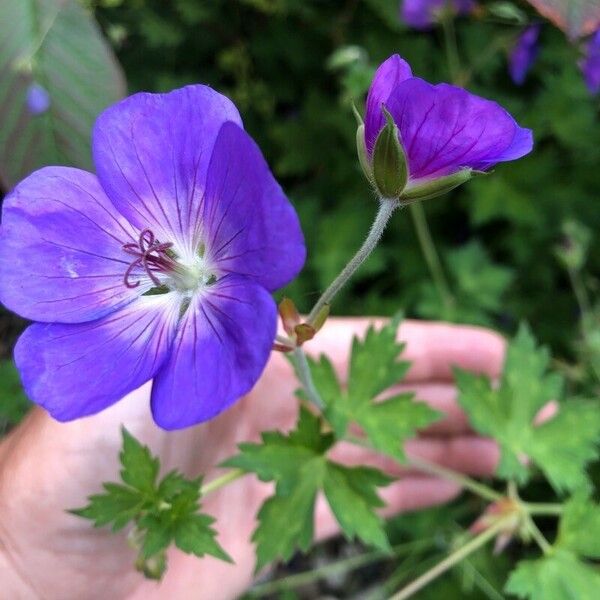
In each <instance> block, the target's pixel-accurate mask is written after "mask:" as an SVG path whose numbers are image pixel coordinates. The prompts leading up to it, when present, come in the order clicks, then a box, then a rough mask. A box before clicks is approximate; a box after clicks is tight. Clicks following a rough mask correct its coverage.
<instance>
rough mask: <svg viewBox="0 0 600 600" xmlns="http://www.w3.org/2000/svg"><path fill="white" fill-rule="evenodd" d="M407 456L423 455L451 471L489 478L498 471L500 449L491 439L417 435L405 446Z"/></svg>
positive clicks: (420, 456)
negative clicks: (442, 437) (421, 436)
mask: <svg viewBox="0 0 600 600" xmlns="http://www.w3.org/2000/svg"><path fill="white" fill-rule="evenodd" d="M404 450H405V452H406V456H407V457H408V459H409V460H410V459H411V458H412V457H416V458H422V459H424V460H426V461H427V462H431V463H435V464H438V465H441V466H443V467H446V468H447V469H450V470H452V471H459V472H461V473H465V474H467V475H474V476H476V477H486V476H487V477H489V476H491V475H493V474H494V473H495V472H496V468H497V466H498V463H499V461H500V450H499V448H498V445H497V444H496V442H494V441H493V440H492V439H490V438H483V437H478V436H475V435H473V436H459V437H454V438H448V439H441V438H417V439H414V440H409V441H408V442H406V444H405V445H404Z"/></svg>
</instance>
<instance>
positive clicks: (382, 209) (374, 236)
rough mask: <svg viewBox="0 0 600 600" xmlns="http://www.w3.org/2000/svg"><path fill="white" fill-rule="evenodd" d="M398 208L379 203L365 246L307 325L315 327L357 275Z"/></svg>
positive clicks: (393, 203) (321, 300) (384, 200)
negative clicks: (320, 314) (323, 309)
mask: <svg viewBox="0 0 600 600" xmlns="http://www.w3.org/2000/svg"><path fill="white" fill-rule="evenodd" d="M398 206H399V203H398V201H397V200H395V199H391V198H381V200H380V201H379V210H378V212H377V215H376V217H375V220H374V221H373V225H371V229H370V231H369V234H368V235H367V238H366V239H365V241H364V242H363V245H362V246H361V247H360V249H359V250H358V252H357V253H356V254H355V255H354V256H353V257H352V259H351V260H350V262H349V263H348V264H347V265H346V266H345V267H344V269H343V270H342V272H341V273H340V274H339V275H338V276H337V277H336V278H335V279H334V280H333V282H332V283H331V285H330V286H329V287H328V288H327V289H326V290H325V292H324V293H323V295H322V296H321V297H320V298H319V300H318V301H317V303H316V304H315V305H314V307H313V309H312V310H311V311H310V314H309V315H308V319H307V323H308V324H309V325H314V322H315V319H316V318H317V316H318V314H319V313H320V312H321V309H322V308H323V307H324V306H325V305H326V304H331V302H332V300H333V299H334V297H335V296H336V294H337V293H338V292H339V291H340V290H341V289H342V288H343V287H344V285H346V283H347V282H348V280H349V279H350V278H351V277H352V276H353V275H354V273H356V271H357V270H358V268H359V267H360V266H361V265H362V264H363V262H365V260H366V259H367V258H368V257H369V255H370V254H371V252H373V250H374V249H375V248H376V246H377V244H378V243H379V240H380V239H381V236H382V235H383V232H384V231H385V227H386V225H387V224H388V221H389V220H390V217H391V216H392V214H393V212H394V210H395V209H396V208H397V207H398Z"/></svg>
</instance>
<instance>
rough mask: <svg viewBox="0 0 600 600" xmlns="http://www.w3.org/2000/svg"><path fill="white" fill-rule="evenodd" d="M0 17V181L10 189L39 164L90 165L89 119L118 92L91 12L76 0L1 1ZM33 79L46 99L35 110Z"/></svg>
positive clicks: (117, 77)
mask: <svg viewBox="0 0 600 600" xmlns="http://www.w3.org/2000/svg"><path fill="white" fill-rule="evenodd" d="M113 5H114V3H113ZM0 23H1V24H2V26H1V28H2V29H4V31H1V32H0V34H3V39H4V40H6V43H5V44H4V45H3V50H2V53H1V54H0V71H2V73H3V78H2V85H1V86H0V120H1V121H2V129H1V130H0V180H1V181H2V183H3V184H4V185H5V186H6V187H7V188H10V187H12V186H13V185H14V184H15V183H17V182H18V181H19V180H20V179H22V178H23V177H25V176H26V175H28V174H29V173H30V172H31V171H33V170H35V169H37V168H39V167H42V166H46V165H55V164H66V165H74V166H78V167H82V168H87V169H90V168H91V153H90V134H91V129H92V125H93V123H94V120H95V119H96V117H97V116H98V113H99V112H100V111H102V110H103V109H104V108H106V106H108V105H109V104H112V103H113V102H115V101H116V100H118V99H119V98H121V97H122V96H123V95H124V93H125V83H124V78H123V75H122V73H121V70H120V67H119V66H118V64H117V62H116V61H115V59H114V57H113V54H112V51H111V50H110V47H109V46H108V44H107V43H106V42H105V40H104V39H103V37H102V36H101V35H100V33H99V31H98V27H97V25H96V23H95V21H94V19H93V18H91V17H90V15H89V14H88V13H87V11H86V10H84V9H83V7H81V6H80V4H79V3H78V2H77V0H64V1H62V0H61V1H59V0H3V2H2V3H1V4H0ZM8 24H10V35H9V32H8V31H7V30H6V28H7V27H8ZM34 82H35V83H36V84H37V85H39V86H42V87H43V88H45V90H46V91H47V93H48V95H49V99H50V105H49V107H48V109H47V110H46V111H44V112H43V113H41V114H33V113H32V112H30V111H29V110H28V108H27V101H26V98H27V92H28V90H29V87H30V86H31V85H32V84H33V83H34Z"/></svg>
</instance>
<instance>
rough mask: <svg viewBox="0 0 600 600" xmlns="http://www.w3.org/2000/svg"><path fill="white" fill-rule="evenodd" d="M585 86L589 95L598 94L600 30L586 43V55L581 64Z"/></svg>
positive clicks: (599, 89)
mask: <svg viewBox="0 0 600 600" xmlns="http://www.w3.org/2000/svg"><path fill="white" fill-rule="evenodd" d="M581 70H582V71H583V76H584V78H585V84H586V85H587V88H588V90H589V91H590V93H591V94H594V95H596V94H597V93H599V92H600V29H599V30H598V31H596V33H595V34H594V35H593V36H592V37H591V39H590V41H589V42H588V45H587V49H586V55H585V58H584V59H583V61H582V62H581Z"/></svg>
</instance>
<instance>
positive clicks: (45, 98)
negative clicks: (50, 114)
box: [25, 81, 50, 115]
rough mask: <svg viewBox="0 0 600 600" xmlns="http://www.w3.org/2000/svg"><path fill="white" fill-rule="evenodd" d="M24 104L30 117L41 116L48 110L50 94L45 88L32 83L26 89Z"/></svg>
mask: <svg viewBox="0 0 600 600" xmlns="http://www.w3.org/2000/svg"><path fill="white" fill-rule="evenodd" d="M25 102H26V104H27V109H28V110H29V112H30V113H31V114H32V115H41V114H43V113H45V112H46V111H47V110H48V109H49V108H50V94H48V92H47V91H46V88H45V87H43V86H41V85H40V84H39V83H36V82H35V81H34V82H33V83H32V84H31V85H30V86H29V87H28V88H27V95H26V98H25Z"/></svg>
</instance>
